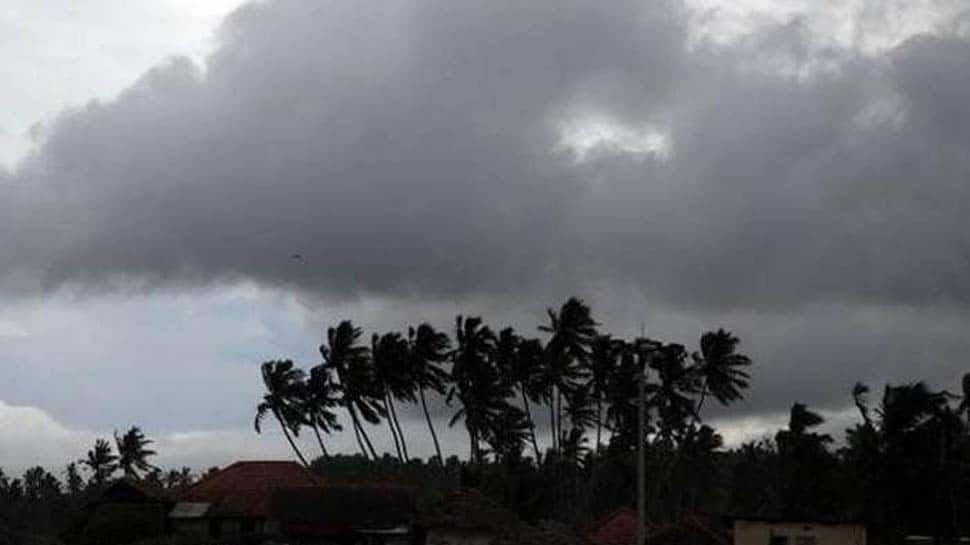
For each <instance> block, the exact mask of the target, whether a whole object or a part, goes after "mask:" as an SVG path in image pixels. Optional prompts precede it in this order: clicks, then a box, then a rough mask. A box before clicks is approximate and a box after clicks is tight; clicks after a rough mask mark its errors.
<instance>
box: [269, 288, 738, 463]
mask: <svg viewBox="0 0 970 545" xmlns="http://www.w3.org/2000/svg"><path fill="white" fill-rule="evenodd" d="M538 330H539V331H540V332H542V333H544V334H545V339H544V340H541V339H539V338H533V337H527V336H523V335H520V334H519V333H517V332H516V331H515V330H513V329H512V328H504V329H502V330H500V331H498V332H496V331H494V330H493V329H492V328H490V327H489V326H488V325H486V324H485V323H484V322H483V321H482V319H481V318H478V317H463V316H458V317H457V318H456V320H455V329H454V332H453V336H451V337H449V335H448V334H447V333H445V332H442V331H438V330H436V329H435V328H434V327H433V326H431V325H429V324H427V323H424V324H421V325H418V326H416V327H410V328H408V331H407V333H406V334H404V333H400V332H389V333H383V334H376V333H375V334H373V335H372V337H371V338H370V343H369V344H365V342H364V340H363V339H362V337H363V332H362V330H361V329H360V328H357V327H355V326H354V325H353V323H352V322H350V321H343V322H341V323H340V324H339V325H337V326H336V327H332V328H330V329H329V330H328V331H327V339H326V342H325V343H324V344H323V345H321V346H320V354H321V356H322V361H321V363H319V364H318V365H315V366H313V367H311V368H310V370H309V372H304V371H303V370H302V369H299V368H298V367H296V366H295V365H294V364H293V362H292V361H290V360H275V361H268V362H265V363H263V364H262V376H263V383H264V386H265V390H266V391H265V394H264V395H263V398H262V400H261V402H260V404H259V406H258V408H257V413H256V421H255V427H256V430H257V432H258V431H259V430H260V427H261V423H262V421H263V419H264V418H265V417H266V416H267V415H272V416H273V417H274V418H275V419H276V420H277V421H278V422H279V424H280V425H281V427H282V429H283V432H284V434H285V436H286V438H287V440H288V441H289V443H290V446H291V448H292V449H293V451H294V453H295V454H296V456H297V457H298V458H299V459H300V460H302V461H303V462H304V463H307V462H306V460H307V458H306V456H305V455H304V453H303V452H302V451H301V450H300V449H299V447H298V446H297V444H296V442H295V441H294V440H293V437H294V436H297V435H299V434H300V432H301V430H307V429H309V430H312V432H313V433H314V436H315V437H316V439H317V443H318V445H319V448H320V454H321V455H322V456H324V457H326V456H327V455H328V452H327V449H326V442H325V441H324V439H323V438H324V437H325V436H326V435H327V434H329V433H331V432H333V431H337V430H341V429H343V424H342V423H341V422H339V420H338V417H337V410H338V409H341V408H342V409H345V410H346V412H347V414H348V415H349V419H350V421H349V424H348V425H349V426H350V427H351V428H352V429H353V432H354V436H355V438H356V440H357V444H358V446H359V448H360V452H361V454H362V455H364V456H366V457H370V458H371V459H377V458H378V457H379V455H378V449H376V448H375V447H374V441H372V439H371V437H370V434H369V433H368V429H367V426H365V424H371V425H386V426H387V430H388V435H389V437H390V438H391V441H392V443H393V448H394V451H393V452H394V453H395V454H396V456H397V457H398V459H399V460H400V461H402V462H404V461H407V460H408V459H410V456H409V453H408V439H409V438H408V437H406V436H405V434H404V433H403V430H402V428H401V425H400V422H399V418H398V414H397V413H398V411H397V408H396V406H397V404H400V403H405V404H417V405H420V407H421V409H422V411H423V413H424V416H425V421H426V423H427V427H428V437H429V438H430V439H431V440H432V442H433V443H434V446H435V451H436V453H437V459H439V460H440V459H441V456H442V455H441V447H440V444H439V442H438V437H437V433H436V431H435V426H434V420H433V419H432V418H431V416H430V413H429V411H428V401H427V400H428V397H429V396H431V395H435V396H443V397H444V399H445V400H446V403H447V404H448V406H449V407H452V408H453V413H452V416H451V419H450V421H449V425H455V424H457V423H458V422H461V423H462V424H463V425H464V427H465V429H466V430H467V432H468V440H469V455H468V459H469V460H470V461H471V462H473V463H477V464H481V463H483V462H485V461H486V460H490V461H493V462H502V463H509V464H511V463H519V462H521V461H524V459H526V458H531V461H532V462H533V463H535V464H536V465H537V466H541V465H542V464H543V463H545V462H559V461H561V460H565V461H569V462H570V463H573V464H581V463H582V462H583V460H584V459H585V457H586V456H587V455H589V454H590V453H591V452H600V451H603V450H613V451H630V450H631V449H635V447H636V444H637V441H638V435H639V434H638V433H637V422H638V420H637V416H638V412H637V410H638V408H637V407H638V406H637V395H638V385H639V381H640V380H641V379H643V378H646V380H647V382H646V385H645V388H646V399H647V404H648V406H649V408H650V410H651V414H653V415H654V416H655V417H653V418H651V420H650V424H649V428H648V429H647V436H648V438H649V440H650V441H651V442H656V443H658V444H659V443H662V444H681V443H685V442H689V441H694V440H697V439H698V438H699V437H702V436H705V435H710V434H712V430H711V429H710V428H708V427H706V426H705V425H704V424H703V422H702V410H703V407H704V405H705V402H707V401H708V400H714V401H716V402H718V403H720V404H722V405H728V404H730V403H732V402H734V401H737V400H739V399H741V398H742V397H743V392H744V390H745V389H746V388H747V387H748V373H747V368H748V366H749V365H750V364H751V360H750V359H749V358H748V357H747V356H745V355H743V354H740V353H738V352H737V347H738V344H739V340H738V339H737V338H736V337H734V336H733V335H731V334H730V333H729V332H727V331H724V330H718V331H712V332H708V333H705V334H703V335H702V336H701V339H700V343H699V347H698V349H697V350H695V351H690V350H688V349H687V348H686V347H685V346H683V345H680V344H674V343H664V342H662V341H659V340H655V339H649V338H637V339H633V340H629V341H628V340H623V339H618V338H614V337H612V336H611V335H610V334H608V333H605V332H602V331H600V330H599V329H598V324H597V323H596V321H595V320H594V319H593V317H592V315H591V312H590V309H589V307H588V306H586V305H585V304H584V303H583V302H582V301H580V300H578V299H576V298H571V299H569V300H568V301H566V303H564V304H563V305H562V306H561V307H560V308H559V309H555V310H553V309H550V310H549V311H548V322H547V323H545V324H543V325H541V326H539V328H538ZM539 411H542V412H543V413H545V414H547V415H548V419H547V420H546V421H545V422H542V421H541V420H540V418H541V417H540V415H539V414H538V412H539ZM543 423H544V424H545V425H546V429H547V430H548V432H549V433H547V434H540V433H538V432H537V428H538V427H540V425H542V424H543ZM540 435H547V436H549V437H550V440H549V444H547V445H543V446H540V444H539V441H540Z"/></svg>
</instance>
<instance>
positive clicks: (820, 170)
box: [2, 1, 970, 307]
mask: <svg viewBox="0 0 970 545" xmlns="http://www.w3.org/2000/svg"><path fill="white" fill-rule="evenodd" d="M685 36H686V33H685V23H684V19H683V17H682V13H681V11H680V9H679V8H678V7H677V6H674V5H666V4H659V3H658V4H652V5H649V6H646V7H644V6H643V5H642V4H640V3H633V2H631V3H628V4H625V5H617V4H610V5H609V6H590V5H586V3H572V4H561V3H558V2H556V3H547V4H535V3H530V4H528V5H527V6H523V5H519V4H517V3H488V4H487V5H481V6H478V7H475V8H469V7H468V6H464V7H462V8H457V7H455V6H451V5H447V4H446V3H435V2H427V3H411V2H402V3H395V4H393V5H389V6H387V7H386V8H382V9H381V10H377V11H366V9H364V8H362V7H361V6H360V5H357V4H353V3H346V4H336V3H335V4H328V5H319V4H318V3H315V2H293V1H290V2H282V1H280V2H270V3H264V4H257V5H252V6H248V7H245V8H243V9H241V10H239V11H237V12H236V13H235V14H234V15H233V16H232V17H230V19H229V20H228V21H227V22H226V23H225V24H224V26H223V28H222V31H221V37H222V46H221V48H220V49H219V50H218V51H217V52H216V53H215V54H214V55H213V57H212V58H211V59H210V63H209V66H208V69H207V71H206V72H205V73H202V72H201V71H200V69H198V68H196V67H195V66H193V65H192V64H191V63H190V62H188V61H185V60H179V59H176V60H173V61H171V62H169V63H167V64H165V65H163V66H159V67H157V68H155V69H154V70H152V71H151V72H149V73H147V74H146V75H145V76H144V77H143V78H141V79H140V80H139V81H138V82H137V83H136V84H135V85H133V86H132V87H131V88H130V89H128V90H127V91H126V92H124V93H123V94H122V95H121V96H120V97H119V98H118V99H117V100H115V101H112V102H110V103H104V104H102V103H92V104H89V105H87V106H86V107H84V108H80V109H77V110H75V111H72V112H69V113H66V114H64V115H62V116H61V117H60V119H59V120H58V121H57V122H56V123H54V124H53V125H52V126H51V127H49V128H48V129H47V140H46V144H45V145H44V146H43V147H42V148H41V149H40V151H39V152H38V153H36V154H35V155H34V156H32V157H31V158H29V159H28V160H27V161H26V162H25V163H23V164H22V165H21V166H20V168H19V171H18V172H17V173H16V175H15V177H14V179H13V180H12V181H8V182H6V183H5V184H4V186H5V187H4V188H3V190H4V192H5V193H6V194H7V195H6V198H5V199H4V203H5V208H6V210H5V214H4V219H3V221H4V223H5V229H4V232H5V233H6V234H5V236H4V239H5V240H4V244H3V248H4V251H3V255H2V261H3V265H4V270H6V271H8V279H13V280H15V281H18V282H24V281H31V282H39V283H42V284H48V285H49V284H57V283H60V282H64V281H75V280H81V281H82V282H89V283H95V284H97V283H102V282H105V281H106V279H110V278H116V277H118V276H119V275H123V276H125V277H126V278H128V279H132V278H134V279H142V280H148V281H149V282H151V281H177V282H185V281H196V280H199V281H204V280H208V279H212V278H215V277H226V276H228V277H233V276H237V277H244V276H249V277H255V278H257V279H259V280H262V281H267V282H271V283H279V284H284V285H287V284H298V285H302V286H304V287H308V288H311V289H314V290H322V291H324V292H327V293H331V294H335V293H339V294H347V293H362V292H367V293H376V294H382V293H383V294H394V293H400V292H409V291H410V292H418V293H430V294H442V293H451V294H459V295H462V294H470V293H507V292H509V290H510V289H513V290H514V289H519V288H522V289H528V287H529V286H534V285H543V286H554V289H565V290H567V291H568V290H569V289H570V287H571V286H574V285H576V284H578V283H582V282H586V281H587V280H589V279H596V280H604V281H611V282H625V283H632V284H633V285H637V286H641V287H642V288H643V289H644V290H646V291H647V292H648V293H650V294H651V295H652V296H653V297H658V298H664V299H667V300H669V301H674V302H676V303H677V304H681V305H689V306H694V305H697V306H702V307H710V306H724V305H727V306H735V305H742V306H769V307H770V306H778V305H791V304H794V305H798V304H801V303H804V302H807V301H817V300H844V299H863V300H867V301H877V302H878V301H898V302H907V303H912V302H917V303H924V302H927V301H942V300H946V301H955V302H958V303H960V304H963V303H966V302H967V301H968V298H970V290H967V289H966V283H965V282H963V281H962V280H963V277H964V271H965V270H966V264H967V241H966V234H965V233H966V229H965V228H964V226H965V225H966V220H965V215H966V212H967V206H968V203H970V201H968V200H967V195H966V193H967V191H968V190H967V184H966V173H967V168H968V166H970V165H968V160H967V154H966V153H965V152H964V149H965V147H966V144H967V142H968V136H970V106H968V104H967V102H966V101H965V100H963V90H965V89H966V88H967V83H968V80H970V61H968V60H967V59H970V55H968V53H970V47H968V44H967V43H966V42H964V41H960V40H957V39H946V38H920V39H914V40H911V41H910V42H909V43H906V44H904V45H903V46H901V47H900V48H898V49H897V50H895V51H893V52H891V53H890V54H889V55H888V58H876V59H872V58H868V57H861V56H858V55H857V54H855V53H853V52H852V51H848V50H843V51H840V50H832V51H827V52H825V51H823V52H821V53H818V52H814V53H812V52H809V51H808V50H809V48H808V45H807V42H808V41H809V40H810V38H809V37H807V36H805V35H804V34H803V33H801V32H800V28H799V26H798V24H797V23H793V24H791V25H787V26H784V27H779V28H774V29H767V30H763V31H762V32H760V33H759V34H757V35H754V36H752V37H750V38H749V39H748V40H747V41H744V42H742V43H741V44H740V45H738V46H735V47H733V48H731V49H727V50H718V51H709V50H705V49H700V50H697V51H692V52H688V51H687V50H686V49H685ZM590 112H591V113H594V114H596V115H606V116H610V117H612V118H615V119H619V120H621V121H622V122H623V123H624V124H626V125H628V126H638V125H639V124H643V123H653V125H654V126H657V127H661V128H662V129H664V130H665V131H666V132H667V133H668V134H669V137H670V146H671V149H672V152H671V153H670V155H669V157H667V158H666V159H665V160H660V159H658V158H657V156H653V157H646V158H644V157H640V158H630V157H628V156H625V155H624V154H622V153H612V154H611V153H600V154H596V153H595V151H596V150H593V151H594V153H593V154H592V155H594V158H592V159H589V160H587V161H586V162H584V163H583V164H581V165H577V164H575V162H574V161H572V160H570V157H569V156H568V154H567V153H565V152H563V151H562V150H561V149H558V148H557V146H556V143H557V139H558V138H559V135H558V134H557V127H558V126H559V124H560V123H561V122H562V121H563V120H568V119H569V118H570V117H571V116H572V117H577V116H579V117H581V116H582V115H584V114H586V113H590ZM600 151H602V150H600ZM594 180H596V181H595V182H594ZM292 253H300V254H303V255H305V256H306V262H305V263H301V262H294V261H293V260H289V259H288V256H290V254H292ZM18 285H20V284H18ZM513 286H514V287H515V288H510V287H513Z"/></svg>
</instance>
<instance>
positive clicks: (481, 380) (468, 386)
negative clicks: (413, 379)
mask: <svg viewBox="0 0 970 545" xmlns="http://www.w3.org/2000/svg"><path fill="white" fill-rule="evenodd" d="M495 342H496V338H495V334H494V333H493V332H492V330H491V329H489V328H488V326H485V325H483V324H482V319H481V318H477V317H472V318H467V319H466V318H464V317H462V316H458V317H457V318H456V319H455V349H454V350H453V351H452V354H451V358H452V368H451V382H452V387H451V390H450V391H449V392H448V398H447V401H448V402H449V403H451V401H452V400H454V399H456V398H457V399H458V401H459V402H460V403H461V407H460V408H459V409H458V411H457V412H455V414H454V416H453V417H452V418H451V421H450V422H449V423H448V425H449V426H453V425H455V423H457V422H458V421H459V420H464V421H465V428H466V429H467V430H468V439H469V442H470V446H471V460H472V461H473V462H474V463H481V462H482V460H483V453H482V450H481V444H480V442H481V441H482V440H484V439H486V438H487V434H488V432H489V429H490V427H491V426H492V419H493V418H495V417H496V416H497V415H498V414H499V413H500V412H501V411H502V410H503V409H504V402H505V396H504V395H502V384H501V377H500V374H499V373H498V369H497V366H496V365H495V360H494V356H495Z"/></svg>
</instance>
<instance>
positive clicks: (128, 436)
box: [114, 426, 156, 479]
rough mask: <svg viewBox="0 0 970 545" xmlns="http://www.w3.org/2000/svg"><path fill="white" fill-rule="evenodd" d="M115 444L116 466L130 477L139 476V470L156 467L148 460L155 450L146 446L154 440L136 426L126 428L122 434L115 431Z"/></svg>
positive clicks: (135, 477)
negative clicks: (116, 448)
mask: <svg viewBox="0 0 970 545" xmlns="http://www.w3.org/2000/svg"><path fill="white" fill-rule="evenodd" d="M114 436H115V445H116V446H117V447H118V467H119V468H121V470H122V471H123V472H124V473H125V477H128V478H130V479H137V478H139V471H149V470H152V469H156V468H155V466H154V465H152V464H151V463H149V462H148V458H150V457H152V456H154V455H155V451H154V450H151V449H149V448H148V445H151V444H152V443H153V442H154V441H152V440H151V439H149V438H147V437H145V434H144V433H143V432H142V431H141V428H139V427H138V426H132V427H130V428H128V431H126V432H125V433H124V434H123V435H118V432H115V434H114Z"/></svg>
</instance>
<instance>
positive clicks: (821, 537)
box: [734, 520, 866, 545]
mask: <svg viewBox="0 0 970 545" xmlns="http://www.w3.org/2000/svg"><path fill="white" fill-rule="evenodd" d="M773 538H774V539H773ZM734 545H866V529H865V527H864V526H861V525H856V524H818V523H812V522H764V521H753V520H736V521H734Z"/></svg>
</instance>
